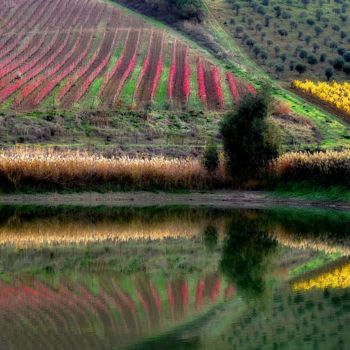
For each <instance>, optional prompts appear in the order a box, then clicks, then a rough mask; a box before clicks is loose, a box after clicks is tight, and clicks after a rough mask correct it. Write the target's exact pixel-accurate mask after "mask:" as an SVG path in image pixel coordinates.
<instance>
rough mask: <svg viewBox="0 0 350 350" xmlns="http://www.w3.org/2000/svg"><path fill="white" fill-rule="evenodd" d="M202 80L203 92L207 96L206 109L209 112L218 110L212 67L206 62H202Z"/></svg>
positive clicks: (218, 104) (218, 103)
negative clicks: (203, 82) (203, 83)
mask: <svg viewBox="0 0 350 350" xmlns="http://www.w3.org/2000/svg"><path fill="white" fill-rule="evenodd" d="M204 79H205V91H206V95H207V107H208V109H209V110H217V109H220V102H219V100H218V96H217V92H216V87H215V82H214V79H213V65H212V64H211V63H209V62H208V61H204Z"/></svg>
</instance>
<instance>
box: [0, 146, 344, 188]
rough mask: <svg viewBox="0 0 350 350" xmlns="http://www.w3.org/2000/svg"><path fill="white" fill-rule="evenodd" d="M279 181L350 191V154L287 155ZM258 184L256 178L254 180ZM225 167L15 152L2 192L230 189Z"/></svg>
mask: <svg viewBox="0 0 350 350" xmlns="http://www.w3.org/2000/svg"><path fill="white" fill-rule="evenodd" d="M267 176H268V178H271V179H274V180H275V181H276V180H277V181H294V180H296V181H300V180H308V181H312V182H315V183H322V184H327V185H333V184H334V185H335V184H338V185H345V186H349V185H350V150H344V151H327V152H317V153H313V154H310V153H286V154H284V155H282V156H281V157H280V158H278V159H277V160H276V162H275V163H274V164H273V165H271V167H270V171H269V172H268V175H267ZM252 178H254V175H252ZM230 185H231V180H230V179H229V177H228V176H226V175H225V170H224V166H223V165H222V164H221V165H220V167H219V169H218V170H217V171H215V172H213V173H208V172H207V171H206V170H205V169H204V168H203V166H202V165H201V162H200V160H198V159H191V158H187V159H170V158H165V157H159V156H157V157H139V158H129V157H120V158H105V157H103V156H100V155H94V154H89V153H86V152H81V151H79V152H77V151H55V150H53V149H40V148H34V149H33V148H13V149H10V150H6V151H1V152H0V186H1V188H2V189H3V190H5V191H13V190H21V189H26V188H33V189H46V190H47V189H77V190H84V189H86V190H88V189H92V188H108V189H142V190H145V189H162V190H173V189H188V190H200V189H207V188H223V187H229V186H230Z"/></svg>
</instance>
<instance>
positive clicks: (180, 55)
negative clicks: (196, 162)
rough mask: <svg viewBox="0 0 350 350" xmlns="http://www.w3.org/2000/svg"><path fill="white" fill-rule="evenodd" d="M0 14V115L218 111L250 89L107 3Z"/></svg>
mask: <svg viewBox="0 0 350 350" xmlns="http://www.w3.org/2000/svg"><path fill="white" fill-rule="evenodd" d="M0 11H1V12H0V21H1V28H0V36H1V37H2V40H1V43H0V103H1V108H2V109H3V110H8V109H11V110H15V111H20V110H24V111H29V110H40V109H50V108H51V109H53V108H57V109H61V110H71V109H72V108H75V107H77V108H81V109H84V108H85V109H86V108H91V107H93V108H100V109H120V108H127V109H136V110H144V109H148V108H150V107H152V106H153V107H154V108H156V109H158V110H159V109H160V110H161V109H173V110H182V109H184V108H193V109H208V110H220V109H224V108H225V107H226V108H229V107H230V106H232V103H233V102H234V101H235V102H237V101H238V100H239V99H240V98H241V97H242V96H244V95H245V94H246V93H247V92H249V91H254V88H253V87H252V86H251V85H249V84H247V83H244V82H243V81H241V80H239V79H236V78H235V77H234V76H233V75H232V73H229V72H227V73H226V72H225V71H223V70H222V69H220V67H218V66H217V65H214V64H213V63H212V62H210V61H209V60H207V59H206V58H205V57H203V56H202V55H201V54H200V53H198V52H197V51H196V50H195V49H193V48H192V47H190V46H189V45H188V43H187V42H184V41H182V40H181V39H178V38H176V37H174V36H173V35H169V34H168V33H167V32H166V31H165V30H164V29H161V28H157V27H155V26H154V25H152V24H150V23H149V22H146V21H145V20H143V19H141V18H140V17H137V16H133V15H129V14H126V13H125V12H124V11H122V10H120V9H118V8H117V7H115V6H113V5H112V4H110V3H104V2H102V1H98V0H93V1H88V2H86V1H85V0H78V1H75V2H73V3H72V2H71V1H68V0H65V1H60V0H54V1H50V2H47V1H43V0H41V1H40V0H28V1H17V2H14V3H11V4H9V3H8V2H4V6H3V7H2V8H1V10H0ZM226 80H227V82H226Z"/></svg>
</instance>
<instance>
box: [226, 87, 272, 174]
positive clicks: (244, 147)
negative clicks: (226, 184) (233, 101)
mask: <svg viewBox="0 0 350 350" xmlns="http://www.w3.org/2000/svg"><path fill="white" fill-rule="evenodd" d="M271 106H272V98H271V94H270V89H269V88H268V87H263V88H261V89H260V90H259V91H258V93H257V94H256V95H253V94H248V95H247V96H246V97H245V98H244V99H243V100H242V101H241V103H240V105H239V107H238V110H237V111H232V112H229V113H228V114H227V115H226V116H225V117H224V119H223V122H222V125H221V135H222V137H223V145H224V151H225V157H226V164H227V169H228V171H229V173H230V174H231V175H232V176H233V177H234V178H237V179H240V180H247V179H252V178H253V179H254V178H258V177H259V176H260V175H261V174H262V172H263V170H264V168H265V167H266V166H267V165H268V164H269V163H270V162H271V161H272V160H273V159H275V158H276V157H277V156H278V137H276V136H277V135H276V130H275V129H274V128H273V127H272V125H271V124H270V123H269V122H268V121H267V118H268V117H269V115H270V113H271Z"/></svg>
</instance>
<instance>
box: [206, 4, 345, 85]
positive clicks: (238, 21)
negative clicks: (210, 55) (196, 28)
mask: <svg viewBox="0 0 350 350" xmlns="http://www.w3.org/2000/svg"><path fill="white" fill-rule="evenodd" d="M208 4H209V6H210V8H211V10H212V11H213V12H214V13H215V15H216V17H217V19H218V20H219V21H220V23H221V24H222V25H223V26H225V28H226V29H227V31H228V32H229V33H230V34H231V35H232V37H234V38H235V40H236V42H237V43H238V44H239V45H240V46H241V47H242V48H243V49H244V50H245V51H246V52H247V53H248V54H249V56H250V58H251V59H253V60H255V61H256V62H257V63H258V64H259V65H261V67H262V68H263V69H264V70H265V71H266V72H268V73H270V74H272V75H273V76H275V77H276V78H279V79H281V80H287V81H289V80H291V79H295V78H300V76H302V77H304V78H309V79H320V80H328V79H333V78H334V79H336V80H337V81H342V80H347V79H348V77H349V74H350V63H349V62H350V38H349V29H350V22H349V20H348V15H349V11H350V8H349V5H350V3H349V2H348V1H335V0H331V1H327V2H326V1H296V0H293V1H282V0H275V1H264V0H259V1H243V0H227V1H222V0H215V1H208ZM326 71H328V72H330V73H329V74H330V75H329V76H326V74H325V73H326Z"/></svg>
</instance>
